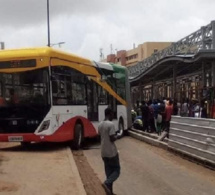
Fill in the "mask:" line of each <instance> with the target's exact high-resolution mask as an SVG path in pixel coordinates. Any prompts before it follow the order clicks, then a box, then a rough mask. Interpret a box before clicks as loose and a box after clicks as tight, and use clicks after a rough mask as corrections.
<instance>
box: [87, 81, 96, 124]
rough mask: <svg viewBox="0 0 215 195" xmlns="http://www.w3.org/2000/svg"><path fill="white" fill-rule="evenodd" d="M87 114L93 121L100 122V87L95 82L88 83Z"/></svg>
mask: <svg viewBox="0 0 215 195" xmlns="http://www.w3.org/2000/svg"><path fill="white" fill-rule="evenodd" d="M87 114H88V119H89V120H91V121H98V114H99V113H98V86H97V84H96V83H95V82H93V81H89V82H88V83H87Z"/></svg>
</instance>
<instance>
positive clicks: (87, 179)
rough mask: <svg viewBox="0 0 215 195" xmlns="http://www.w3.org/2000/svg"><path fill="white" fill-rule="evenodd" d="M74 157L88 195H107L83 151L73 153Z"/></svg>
mask: <svg viewBox="0 0 215 195" xmlns="http://www.w3.org/2000/svg"><path fill="white" fill-rule="evenodd" d="M73 156H74V159H75V162H76V165H77V167H78V171H79V174H80V176H81V180H82V182H83V185H84V188H85V191H86V193H87V195H106V193H105V191H104V189H103V187H102V183H101V181H100V180H99V178H98V177H97V174H95V172H94V171H93V169H92V168H91V166H90V164H89V163H88V161H87V158H86V157H85V156H84V154H83V151H73Z"/></svg>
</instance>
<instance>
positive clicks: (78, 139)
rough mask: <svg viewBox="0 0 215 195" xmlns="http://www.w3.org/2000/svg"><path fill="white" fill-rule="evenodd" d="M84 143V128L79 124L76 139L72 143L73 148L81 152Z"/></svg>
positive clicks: (76, 128) (75, 130)
mask: <svg viewBox="0 0 215 195" xmlns="http://www.w3.org/2000/svg"><path fill="white" fill-rule="evenodd" d="M82 141H83V127H82V125H81V124H80V123H77V124H76V125H75V128H74V139H73V142H72V148H73V149H74V150H79V149H80V148H81V145H82Z"/></svg>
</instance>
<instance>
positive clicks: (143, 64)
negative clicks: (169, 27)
mask: <svg viewBox="0 0 215 195" xmlns="http://www.w3.org/2000/svg"><path fill="white" fill-rule="evenodd" d="M201 49H208V50H210V49H215V21H212V22H211V23H210V24H208V25H206V26H203V27H201V29H199V30H197V31H195V32H194V33H192V34H190V35H188V36H186V37H184V38H183V39H181V40H179V41H177V42H175V43H173V44H172V45H171V46H169V47H167V48H165V49H163V50H161V51H158V52H155V53H153V54H152V55H151V56H150V57H148V58H146V59H145V60H143V61H140V62H138V63H137V64H136V65H134V66H130V67H128V71H129V80H130V81H132V80H133V79H135V78H136V77H138V76H139V75H140V74H142V73H143V72H144V71H146V70H147V69H148V68H149V67H151V66H152V65H153V64H155V63H156V62H157V61H159V60H161V59H163V58H165V57H170V56H176V55H187V54H196V53H198V51H199V50H201Z"/></svg>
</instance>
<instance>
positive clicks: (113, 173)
mask: <svg viewBox="0 0 215 195" xmlns="http://www.w3.org/2000/svg"><path fill="white" fill-rule="evenodd" d="M112 120H113V111H112V109H110V108H106V110H105V120H104V121H102V122H101V123H100V124H99V127H98V133H99V135H100V136H101V156H102V159H103V161H104V167H105V174H106V180H105V182H104V183H103V184H102V186H103V187H104V189H105V191H106V193H107V194H113V182H114V181H116V180H117V178H118V177H119V175H120V164H119V155H118V151H117V148H116V145H115V143H114V141H115V140H116V139H117V134H116V130H115V127H114V124H113V122H112Z"/></svg>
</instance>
